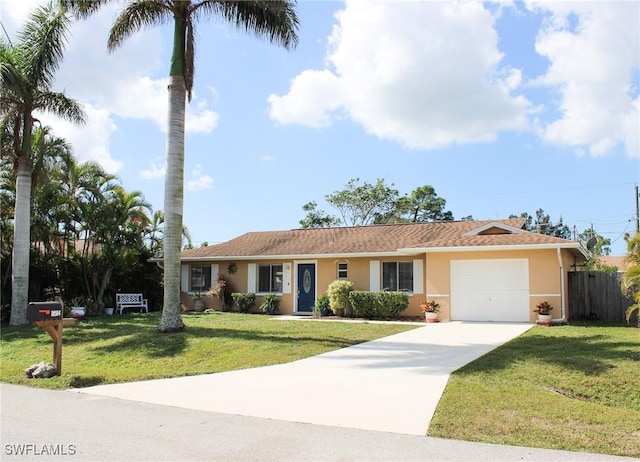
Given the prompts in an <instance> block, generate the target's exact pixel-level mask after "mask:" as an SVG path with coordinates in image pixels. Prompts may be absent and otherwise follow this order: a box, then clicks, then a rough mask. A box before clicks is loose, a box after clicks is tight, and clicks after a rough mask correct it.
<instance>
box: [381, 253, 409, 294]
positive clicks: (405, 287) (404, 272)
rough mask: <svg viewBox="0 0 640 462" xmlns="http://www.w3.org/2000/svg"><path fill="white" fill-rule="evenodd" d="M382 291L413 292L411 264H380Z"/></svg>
mask: <svg viewBox="0 0 640 462" xmlns="http://www.w3.org/2000/svg"><path fill="white" fill-rule="evenodd" d="M382 290H402V291H408V292H413V262H410V261H397V262H396V261H385V262H382Z"/></svg>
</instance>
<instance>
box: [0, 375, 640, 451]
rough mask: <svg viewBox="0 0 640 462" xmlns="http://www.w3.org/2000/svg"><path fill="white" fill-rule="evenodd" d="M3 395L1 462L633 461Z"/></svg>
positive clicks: (1, 389)
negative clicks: (52, 461) (31, 461)
mask: <svg viewBox="0 0 640 462" xmlns="http://www.w3.org/2000/svg"><path fill="white" fill-rule="evenodd" d="M0 394H1V400H0V404H1V407H0V410H1V413H2V418H1V421H0V422H1V425H2V426H1V428H0V430H1V440H2V449H1V452H0V459H1V460H3V461H27V460H35V461H48V460H55V461H65V460H73V461H128V462H129V461H407V462H409V461H425V462H429V461H492V462H494V461H495V462H499V461H514V462H515V461H545V462H547V461H576V462H578V461H579V462H589V461H623V460H635V459H628V458H621V457H613V456H606V455H596V454H586V453H575V452H566V451H550V450H544V449H533V448H525V447H514V446H499V445H491V444H482V443H470V442H463V441H456V440H445V439H440V438H430V437H424V436H413V435H401V434H396V433H385V432H377V431H368V430H357V429H350V428H339V427H330V426H322V425H312V424H303V423H296V422H285V421H279V420H271V419H261V418H256V417H244V416H237V415H229V414H221V413H216V412H207V411H197V410H190V409H183V408H178V407H172V406H162V405H157V404H149V403H140V402H135V401H128V400H120V399H115V398H108V397H102V396H93V395H86V394H80V393H73V392H69V391H52V390H43V389H36V388H29V387H23V386H16V385H7V384H0ZM264 399H269V397H268V396H265V397H264ZM310 399H312V398H310Z"/></svg>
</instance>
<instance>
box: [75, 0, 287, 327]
mask: <svg viewBox="0 0 640 462" xmlns="http://www.w3.org/2000/svg"><path fill="white" fill-rule="evenodd" d="M63 1H64V2H65V3H66V4H67V5H68V6H70V7H72V8H74V9H75V11H76V12H77V13H78V14H79V15H80V16H88V15H90V14H92V13H93V12H95V11H97V10H98V9H99V8H100V6H101V5H102V4H105V3H107V2H108V1H109V0H97V1H90V2H89V1H82V0H63ZM213 16H220V17H222V18H223V19H224V20H226V21H228V22H229V23H231V24H233V25H235V26H237V27H239V28H242V29H244V30H246V31H248V32H253V33H255V34H256V35H257V36H259V37H264V38H267V39H268V40H269V41H270V42H272V43H275V44H279V45H282V46H284V47H285V48H287V49H288V48H292V47H295V45H296V44H297V42H298V36H297V28H298V17H297V14H296V12H295V2H294V1H293V0H270V1H257V0H256V1H253V0H245V1H231V0H164V1H155V0H130V1H129V2H128V3H127V5H126V7H125V8H124V9H123V10H122V12H121V13H120V14H119V15H118V17H117V18H116V20H115V23H114V24H113V27H112V28H111V31H110V33H109V39H108V42H107V46H108V49H109V50H110V51H113V50H115V49H116V48H118V47H119V46H121V45H122V44H123V42H124V41H125V40H126V39H127V38H129V37H130V36H132V35H133V34H135V33H136V32H138V31H139V30H140V29H143V28H145V27H148V26H153V25H160V24H163V23H167V22H173V52H172V55H171V65H170V70H169V111H168V115H169V122H168V125H169V127H168V130H167V174H166V177H165V192H164V197H165V199H164V219H165V226H164V245H163V248H164V305H163V309H162V318H161V320H160V325H159V326H158V329H159V330H160V331H161V332H172V331H179V330H182V329H183V328H184V324H183V322H182V318H181V316H180V251H181V242H182V213H183V196H184V132H185V104H186V99H187V97H188V98H189V99H191V91H192V89H193V79H194V71H195V67H194V62H195V59H194V58H195V53H194V49H195V25H196V20H197V19H201V18H204V17H213Z"/></svg>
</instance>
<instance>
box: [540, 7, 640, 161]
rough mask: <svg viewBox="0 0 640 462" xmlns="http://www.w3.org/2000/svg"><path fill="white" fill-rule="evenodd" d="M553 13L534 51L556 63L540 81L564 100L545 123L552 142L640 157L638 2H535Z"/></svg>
mask: <svg viewBox="0 0 640 462" xmlns="http://www.w3.org/2000/svg"><path fill="white" fill-rule="evenodd" d="M529 7H530V8H531V9H534V10H541V11H544V12H547V13H550V14H551V16H550V17H549V20H548V21H547V23H546V24H545V25H544V27H543V28H542V29H541V30H540V32H539V34H538V37H537V40H536V51H537V52H538V53H539V54H540V55H542V56H545V57H546V58H548V59H549V61H550V66H549V68H548V70H547V72H546V73H545V74H544V75H543V76H542V77H540V78H539V79H538V80H537V83H539V84H540V85H544V86H548V87H551V88H555V89H557V91H558V92H559V94H560V98H561V101H560V104H559V108H558V109H559V112H560V115H559V117H558V118H557V119H555V120H553V121H551V122H550V123H548V124H546V125H543V126H542V128H541V130H540V135H541V136H542V137H543V138H544V139H545V140H546V141H548V142H551V143H554V144H558V145H567V146H574V147H575V148H576V149H577V152H583V151H584V150H586V151H588V152H589V153H590V154H591V155H592V156H601V155H605V154H608V153H610V152H611V151H612V150H613V149H614V148H615V147H617V146H620V145H621V144H623V145H624V147H625V150H626V153H627V155H628V156H629V157H640V144H639V140H640V110H639V109H640V98H639V89H638V87H637V84H638V81H637V80H636V81H635V85H636V86H635V87H634V86H633V85H634V82H633V80H632V79H633V78H634V77H633V76H634V74H635V76H636V79H637V76H638V70H639V68H640V34H639V33H638V30H640V4H639V3H637V2H582V3H577V2H531V3H530V4H529Z"/></svg>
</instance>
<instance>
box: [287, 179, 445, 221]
mask: <svg viewBox="0 0 640 462" xmlns="http://www.w3.org/2000/svg"><path fill="white" fill-rule="evenodd" d="M325 199H326V200H327V202H328V203H329V204H330V205H332V206H333V207H335V208H336V209H337V210H338V211H339V212H340V216H341V217H342V218H341V219H340V218H338V217H335V216H333V215H329V214H327V213H326V212H324V211H323V210H320V209H318V205H317V204H316V202H313V201H312V202H308V203H306V204H305V205H304V206H303V207H302V209H303V210H304V211H305V212H307V215H306V216H305V217H304V218H303V219H302V220H300V222H299V223H300V225H301V226H302V227H303V228H325V227H330V226H340V225H343V226H364V225H371V224H376V225H377V224H392V223H409V222H417V221H440V220H453V214H452V213H451V212H450V211H445V210H444V207H445V204H446V202H447V201H446V200H444V199H443V198H442V197H438V195H437V194H436V192H435V190H434V189H433V186H430V185H424V186H420V187H418V188H416V189H415V190H413V191H412V192H411V195H410V196H407V195H406V194H405V195H404V196H400V193H399V192H398V190H397V189H394V188H393V184H392V185H391V186H388V185H387V184H386V183H385V181H384V179H380V178H379V179H378V180H377V181H376V183H375V184H371V183H367V182H366V181H365V182H364V183H360V178H352V179H351V180H349V181H348V182H347V184H346V185H345V187H344V189H342V190H339V191H334V192H333V193H331V194H327V195H326V196H325Z"/></svg>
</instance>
